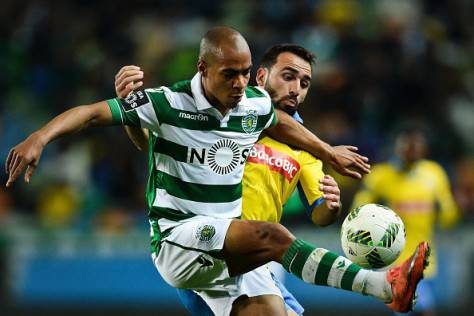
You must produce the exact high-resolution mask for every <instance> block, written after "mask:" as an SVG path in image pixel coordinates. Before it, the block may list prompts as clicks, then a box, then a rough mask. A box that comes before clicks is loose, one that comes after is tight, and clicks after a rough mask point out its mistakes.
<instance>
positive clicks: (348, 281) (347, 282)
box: [341, 263, 362, 291]
mask: <svg viewBox="0 0 474 316" xmlns="http://www.w3.org/2000/svg"><path fill="white" fill-rule="evenodd" d="M361 269H362V268H361V267H359V266H358V265H355V264H353V263H352V264H351V265H350V266H349V267H348V268H347V270H346V271H345V272H344V274H343V275H342V280H341V289H344V290H348V291H352V283H354V279H355V277H356V275H357V273H358V272H359V271H360V270H361Z"/></svg>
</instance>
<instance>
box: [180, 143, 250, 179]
mask: <svg viewBox="0 0 474 316" xmlns="http://www.w3.org/2000/svg"><path fill="white" fill-rule="evenodd" d="M248 153H249V149H243V150H241V148H240V146H239V145H238V144H237V143H236V142H234V141H233V140H231V139H225V138H223V139H219V140H218V141H217V142H215V143H214V145H212V146H211V148H209V149H206V148H191V147H189V148H188V157H187V162H188V163H192V164H201V165H205V164H207V165H208V166H209V168H211V170H212V171H214V172H215V173H217V174H220V175H226V174H229V173H231V172H232V171H234V170H235V169H236V168H237V166H239V165H243V164H244V163H245V160H246V159H247V155H248Z"/></svg>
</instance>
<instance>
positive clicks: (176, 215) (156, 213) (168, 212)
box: [148, 206, 196, 222]
mask: <svg viewBox="0 0 474 316" xmlns="http://www.w3.org/2000/svg"><path fill="white" fill-rule="evenodd" d="M148 216H149V217H150V218H152V219H156V220H158V219H160V218H166V219H169V220H171V221H175V222H178V221H181V220H183V219H188V218H191V217H194V216H196V214H186V213H183V212H181V211H178V210H174V209H171V208H166V207H158V206H152V207H151V208H150V212H149V215H148Z"/></svg>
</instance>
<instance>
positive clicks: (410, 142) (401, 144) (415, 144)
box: [396, 133, 427, 164]
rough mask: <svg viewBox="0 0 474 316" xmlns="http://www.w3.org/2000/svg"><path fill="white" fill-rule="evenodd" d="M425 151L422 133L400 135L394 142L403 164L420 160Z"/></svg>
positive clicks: (425, 146)
mask: <svg viewBox="0 0 474 316" xmlns="http://www.w3.org/2000/svg"><path fill="white" fill-rule="evenodd" d="M426 150H427V145H426V139H425V136H424V135H423V134H422V133H413V134H406V135H400V136H399V137H398V138H397V142H396V151H397V154H398V156H399V157H400V159H401V160H402V161H403V162H404V163H407V164H409V163H413V162H416V161H417V160H420V159H422V158H423V157H424V156H425V153H426Z"/></svg>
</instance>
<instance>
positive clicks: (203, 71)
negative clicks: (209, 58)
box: [197, 59, 207, 77]
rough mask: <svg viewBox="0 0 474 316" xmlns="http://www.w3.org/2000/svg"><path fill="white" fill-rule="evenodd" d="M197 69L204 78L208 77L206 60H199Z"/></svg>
mask: <svg viewBox="0 0 474 316" xmlns="http://www.w3.org/2000/svg"><path fill="white" fill-rule="evenodd" d="M197 68H198V71H199V72H200V73H201V75H202V76H203V77H206V76H207V65H206V62H205V61H204V60H202V59H199V60H198V64H197Z"/></svg>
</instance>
